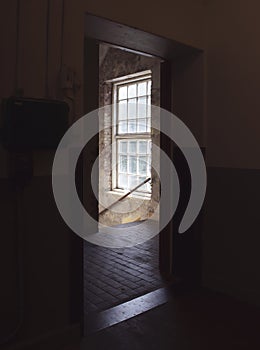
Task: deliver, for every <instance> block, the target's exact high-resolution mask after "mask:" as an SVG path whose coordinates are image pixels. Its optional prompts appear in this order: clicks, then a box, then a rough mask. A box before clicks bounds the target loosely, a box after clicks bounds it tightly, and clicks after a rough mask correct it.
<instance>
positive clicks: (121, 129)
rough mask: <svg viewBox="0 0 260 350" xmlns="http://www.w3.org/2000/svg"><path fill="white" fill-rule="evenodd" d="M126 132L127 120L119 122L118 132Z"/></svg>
mask: <svg viewBox="0 0 260 350" xmlns="http://www.w3.org/2000/svg"><path fill="white" fill-rule="evenodd" d="M126 132H127V122H119V123H118V133H119V134H124V133H126Z"/></svg>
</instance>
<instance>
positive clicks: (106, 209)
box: [99, 177, 151, 215]
mask: <svg viewBox="0 0 260 350" xmlns="http://www.w3.org/2000/svg"><path fill="white" fill-rule="evenodd" d="M150 180H151V178H150V177H148V178H147V179H145V180H144V181H143V182H141V183H140V184H139V185H137V186H135V187H134V188H133V189H132V190H131V191H129V192H127V193H126V194H124V195H123V196H122V197H120V198H119V199H118V200H117V201H115V202H114V203H112V204H110V205H109V206H108V207H107V208H105V209H103V210H101V212H100V213H99V215H102V214H104V213H105V212H106V211H108V210H110V209H111V208H112V207H113V206H114V205H116V204H117V203H118V202H121V201H122V200H123V199H125V198H126V197H128V196H129V195H130V194H132V193H133V192H135V191H136V190H138V188H139V187H141V186H143V185H144V184H146V183H147V182H148V181H150Z"/></svg>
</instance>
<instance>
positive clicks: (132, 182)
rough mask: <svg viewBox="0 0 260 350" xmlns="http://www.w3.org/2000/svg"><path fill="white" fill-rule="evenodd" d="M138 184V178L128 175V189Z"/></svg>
mask: <svg viewBox="0 0 260 350" xmlns="http://www.w3.org/2000/svg"><path fill="white" fill-rule="evenodd" d="M137 185H138V178H137V176H131V175H130V176H129V189H133V188H134V187H136V186H137Z"/></svg>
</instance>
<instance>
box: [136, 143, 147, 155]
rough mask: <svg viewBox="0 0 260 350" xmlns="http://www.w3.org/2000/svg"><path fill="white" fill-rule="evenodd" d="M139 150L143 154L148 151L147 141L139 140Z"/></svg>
mask: <svg viewBox="0 0 260 350" xmlns="http://www.w3.org/2000/svg"><path fill="white" fill-rule="evenodd" d="M138 152H139V153H141V154H146V153H147V141H139V149H138Z"/></svg>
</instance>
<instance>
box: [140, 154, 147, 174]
mask: <svg viewBox="0 0 260 350" xmlns="http://www.w3.org/2000/svg"><path fill="white" fill-rule="evenodd" d="M147 167H148V164H147V159H146V157H140V158H139V174H140V175H146V174H147Z"/></svg>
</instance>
